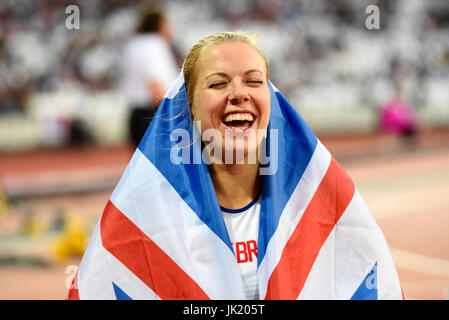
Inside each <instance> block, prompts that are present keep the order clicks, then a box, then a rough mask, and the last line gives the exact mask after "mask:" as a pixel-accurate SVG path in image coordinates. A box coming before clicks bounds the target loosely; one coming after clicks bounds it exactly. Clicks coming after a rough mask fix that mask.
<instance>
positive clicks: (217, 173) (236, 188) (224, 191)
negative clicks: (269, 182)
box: [209, 164, 262, 209]
mask: <svg viewBox="0 0 449 320" xmlns="http://www.w3.org/2000/svg"><path fill="white" fill-rule="evenodd" d="M209 171H210V174H211V177H212V182H213V184H214V188H215V193H216V194H217V199H218V203H219V204H220V206H222V207H225V208H229V209H239V208H242V207H244V206H246V205H247V204H248V203H250V202H251V201H252V200H254V198H255V197H256V196H257V194H258V192H259V190H260V187H261V184H262V178H261V176H260V175H259V174H258V171H259V165H258V164H231V165H229V164H212V165H210V166H209Z"/></svg>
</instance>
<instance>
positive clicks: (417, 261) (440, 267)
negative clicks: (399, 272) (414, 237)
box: [390, 247, 449, 278]
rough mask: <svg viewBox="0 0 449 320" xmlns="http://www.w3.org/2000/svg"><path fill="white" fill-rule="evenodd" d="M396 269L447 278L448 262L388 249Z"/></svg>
mask: <svg viewBox="0 0 449 320" xmlns="http://www.w3.org/2000/svg"><path fill="white" fill-rule="evenodd" d="M390 251H391V255H392V256H393V260H394V263H395V265H396V267H397V268H399V269H404V270H408V271H414V272H419V273H424V274H430V275H433V276H438V277H445V278H449V260H445V259H441V258H435V257H430V256H425V255H422V254H417V253H413V252H409V251H405V250H402V249H398V248H392V247H390Z"/></svg>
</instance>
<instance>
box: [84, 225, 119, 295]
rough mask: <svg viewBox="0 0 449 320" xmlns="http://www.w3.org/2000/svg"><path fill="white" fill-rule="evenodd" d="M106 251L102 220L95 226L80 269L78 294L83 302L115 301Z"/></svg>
mask: <svg viewBox="0 0 449 320" xmlns="http://www.w3.org/2000/svg"><path fill="white" fill-rule="evenodd" d="M107 261H108V257H107V255H106V250H105V249H104V248H103V246H102V245H101V237H100V220H99V221H98V223H97V225H96V226H95V229H94V231H93V232H92V235H91V237H90V240H89V244H88V246H87V248H86V251H85V252H84V255H83V259H82V260H81V263H80V265H79V268H78V293H79V297H80V299H81V300H83V299H87V300H96V299H98V300H115V294H114V289H113V287H112V282H111V279H110V277H109V274H108V273H107V272H105V270H108V269H109V266H108V262H107Z"/></svg>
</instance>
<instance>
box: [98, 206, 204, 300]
mask: <svg viewBox="0 0 449 320" xmlns="http://www.w3.org/2000/svg"><path fill="white" fill-rule="evenodd" d="M100 230H101V240H102V242H103V246H104V247H105V248H106V249H107V250H108V251H109V252H110V253H111V254H113V255H114V256H115V257H116V258H117V259H118V260H120V262H122V263H123V264H124V265H125V266H126V267H127V268H128V269H129V270H131V272H133V273H134V274H135V275H136V276H137V277H138V278H139V279H140V280H142V281H143V282H144V283H145V284H146V285H147V286H148V287H150V288H151V289H152V290H153V291H154V292H155V293H156V294H157V295H158V296H159V297H160V298H161V299H170V300H173V299H202V300H205V299H209V297H208V296H207V295H206V293H205V292H204V291H203V290H202V289H201V288H200V287H199V285H198V284H197V283H196V282H195V281H194V280H193V279H192V278H191V277H190V276H189V275H188V274H187V273H185V272H184V270H182V269H181V268H180V267H179V266H178V265H177V264H176V263H175V262H174V261H173V260H172V259H171V258H170V257H169V256H168V255H167V254H166V253H165V252H164V251H163V250H162V249H161V248H159V246H158V245H157V244H156V243H154V242H153V241H152V240H151V239H150V238H149V237H148V236H147V235H146V234H145V233H143V232H142V231H141V230H140V229H139V228H138V227H137V226H136V225H135V224H134V223H133V222H132V221H131V220H129V219H128V217H126V216H125V215H124V214H123V213H122V212H121V211H120V210H119V209H118V208H116V207H115V206H114V204H113V203H112V202H111V201H108V203H107V205H106V208H105V209H104V212H103V215H102V217H101V223H100Z"/></svg>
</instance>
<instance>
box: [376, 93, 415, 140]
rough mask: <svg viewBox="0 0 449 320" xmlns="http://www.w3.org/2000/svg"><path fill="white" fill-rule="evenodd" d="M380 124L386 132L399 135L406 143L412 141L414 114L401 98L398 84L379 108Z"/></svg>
mask: <svg viewBox="0 0 449 320" xmlns="http://www.w3.org/2000/svg"><path fill="white" fill-rule="evenodd" d="M380 126H381V130H382V131H383V132H385V133H387V134H393V135H401V136H402V137H403V138H404V139H405V140H406V143H408V144H410V143H412V142H413V137H414V135H415V133H416V130H417V121H416V115H415V113H414V110H413V109H412V108H411V107H410V106H409V105H408V104H407V103H406V102H405V100H404V99H403V97H402V93H401V86H400V84H396V86H395V94H394V96H393V97H392V98H391V99H390V101H388V102H387V103H386V104H385V106H383V107H382V109H381V116H380Z"/></svg>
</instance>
